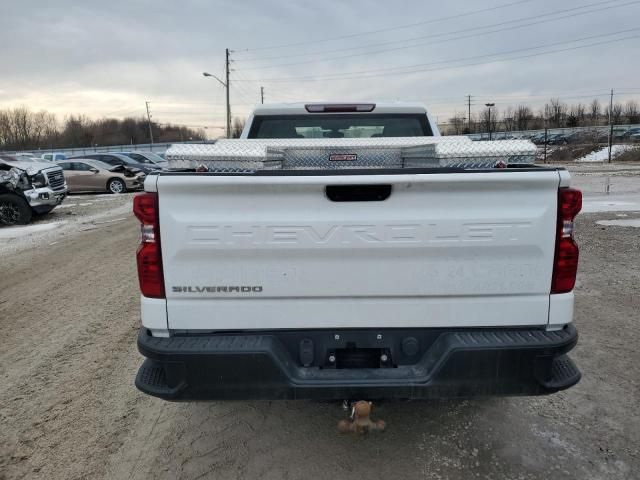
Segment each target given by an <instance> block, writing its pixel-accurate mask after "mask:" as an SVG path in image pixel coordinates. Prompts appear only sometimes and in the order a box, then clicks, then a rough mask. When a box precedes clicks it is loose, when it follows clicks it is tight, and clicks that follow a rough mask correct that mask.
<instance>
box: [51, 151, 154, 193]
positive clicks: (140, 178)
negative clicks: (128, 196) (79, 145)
mask: <svg viewBox="0 0 640 480" xmlns="http://www.w3.org/2000/svg"><path fill="white" fill-rule="evenodd" d="M58 165H60V166H61V167H62V169H63V170H64V175H65V178H66V179H67V185H68V188H69V192H71V193H78V192H110V193H124V192H126V191H127V190H137V189H140V188H142V184H143V183H144V179H145V177H146V175H145V173H144V172H142V171H141V170H139V169H137V168H130V167H127V166H125V165H115V166H114V165H109V164H108V163H104V162H101V161H99V160H89V159H74V160H73V161H72V160H65V161H63V162H58Z"/></svg>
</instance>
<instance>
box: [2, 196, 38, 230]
mask: <svg viewBox="0 0 640 480" xmlns="http://www.w3.org/2000/svg"><path fill="white" fill-rule="evenodd" d="M31 215H32V212H31V207H30V206H29V204H28V203H27V201H26V200H25V199H24V198H22V197H19V196H18V195H12V194H10V193H5V194H2V195H0V225H25V224H27V223H29V222H30V221H31Z"/></svg>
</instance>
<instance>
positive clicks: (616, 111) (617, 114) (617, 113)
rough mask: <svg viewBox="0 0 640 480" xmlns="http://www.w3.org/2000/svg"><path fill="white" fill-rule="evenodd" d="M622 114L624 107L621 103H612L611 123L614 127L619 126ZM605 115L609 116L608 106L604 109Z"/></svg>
mask: <svg viewBox="0 0 640 480" xmlns="http://www.w3.org/2000/svg"><path fill="white" fill-rule="evenodd" d="M623 112H624V107H623V106H622V104H621V103H617V102H616V103H614V104H613V106H612V107H611V121H612V122H613V124H614V125H619V124H620V120H621V119H622V114H623ZM605 115H606V116H607V117H608V116H609V106H607V108H606V109H605Z"/></svg>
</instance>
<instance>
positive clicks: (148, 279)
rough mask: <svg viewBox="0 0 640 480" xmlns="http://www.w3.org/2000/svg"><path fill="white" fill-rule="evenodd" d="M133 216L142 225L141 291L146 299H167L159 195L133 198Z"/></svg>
mask: <svg viewBox="0 0 640 480" xmlns="http://www.w3.org/2000/svg"><path fill="white" fill-rule="evenodd" d="M133 214H134V215H135V216H136V217H137V218H138V220H140V223H141V225H140V233H141V235H140V246H139V247H138V251H137V252H136V259H137V262H138V280H139V282H140V290H141V291H142V295H144V296H145V297H151V298H165V295H164V275H163V274H162V254H161V250H160V222H159V215H158V194H156V193H148V192H145V193H140V194H138V195H136V196H135V197H133Z"/></svg>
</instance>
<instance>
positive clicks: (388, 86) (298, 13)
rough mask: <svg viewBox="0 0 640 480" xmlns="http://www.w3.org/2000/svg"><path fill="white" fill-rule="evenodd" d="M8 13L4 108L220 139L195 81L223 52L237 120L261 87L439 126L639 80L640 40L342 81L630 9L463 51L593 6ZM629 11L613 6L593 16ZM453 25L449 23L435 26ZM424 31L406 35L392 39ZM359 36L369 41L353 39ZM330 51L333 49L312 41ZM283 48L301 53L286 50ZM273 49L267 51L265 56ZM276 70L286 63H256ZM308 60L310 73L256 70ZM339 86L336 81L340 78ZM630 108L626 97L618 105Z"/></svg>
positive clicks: (610, 23) (207, 92)
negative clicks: (489, 29)
mask: <svg viewBox="0 0 640 480" xmlns="http://www.w3.org/2000/svg"><path fill="white" fill-rule="evenodd" d="M12 3H13V4H12V5H11V6H2V7H0V8H1V9H2V11H1V12H0V41H1V42H2V45H3V48H2V49H0V64H2V65H3V73H2V76H1V77H0V107H6V106H14V105H19V104H24V105H28V106H30V107H31V108H33V109H41V108H44V109H47V110H51V111H53V112H56V113H57V114H59V115H65V114H67V113H82V114H86V115H89V116H92V117H97V116H102V115H112V116H126V115H131V114H136V115H139V114H142V113H143V112H144V104H145V101H149V102H151V106H152V111H153V115H154V119H155V120H156V121H159V122H177V123H183V124H196V125H212V126H215V125H219V124H220V123H223V117H224V107H223V104H224V92H223V89H222V88H221V87H220V86H219V85H218V84H217V82H215V81H214V80H212V79H211V78H204V77H202V71H205V70H206V71H211V72H212V73H216V74H219V75H220V76H221V75H222V74H223V61H224V49H225V48H226V47H230V48H232V49H233V50H234V52H233V53H232V59H233V63H232V72H231V78H232V89H231V97H232V102H233V105H232V111H233V113H234V114H235V115H238V116H244V115H246V114H247V113H248V112H249V111H250V108H251V105H252V104H253V103H257V102H258V101H259V89H260V86H264V87H265V96H266V99H267V101H293V100H301V101H303V100H323V99H333V100H345V99H350V100H351V99H353V100H365V99H374V100H396V99H397V100H419V101H424V102H425V103H427V105H430V106H431V109H432V110H433V111H434V113H436V114H437V115H438V116H439V117H441V118H447V116H450V115H451V114H453V113H454V112H455V111H465V95H467V94H472V95H475V96H476V97H477V101H478V103H482V102H483V101H484V100H487V101H489V100H494V101H496V103H497V104H498V105H499V106H500V105H505V106H506V104H507V103H510V102H512V101H513V103H517V102H519V101H526V102H529V103H530V104H531V105H533V106H538V105H540V104H542V103H543V102H544V100H545V98H544V96H543V95H542V94H546V93H557V95H554V96H559V97H561V98H562V97H567V98H570V97H572V96H574V97H575V96H577V95H578V94H577V93H576V92H578V91H579V92H586V91H590V92H593V93H594V95H605V94H606V90H607V89H608V88H612V87H614V88H617V87H627V88H637V92H638V93H640V84H638V82H637V81H636V80H635V79H637V78H639V77H640V64H638V62H634V61H630V60H631V59H633V58H635V57H636V56H637V50H638V39H633V40H627V41H625V42H620V43H613V44H609V45H602V46H595V47H591V48H586V49H582V50H574V51H571V52H563V53H555V54H548V55H541V56H538V57H531V58H527V59H520V60H514V61H511V62H495V63H483V64H480V65H475V66H463V67H455V68H451V65H449V64H447V63H441V64H436V65H433V67H431V69H430V70H429V69H427V68H425V69H427V71H423V72H418V73H412V74H402V75H394V76H378V77H371V78H361V79H350V77H351V76H352V75H350V74H349V72H357V71H372V70H379V69H385V68H386V69H400V70H401V69H402V68H403V67H404V66H407V65H414V64H422V63H432V62H446V61H447V60H451V59H455V58H471V57H474V58H477V59H478V62H480V61H489V60H491V59H492V58H491V57H482V56H484V55H488V54H491V53H495V52H503V51H510V50H517V49H523V48H528V47H531V46H534V45H540V44H545V43H554V42H563V41H568V40H572V39H575V38H579V37H586V36H589V35H596V34H599V33H608V32H614V31H617V30H624V29H629V28H634V27H636V25H635V19H636V18H637V17H638V14H640V7H639V6H638V5H627V6H622V7H619V8H609V9H607V10H601V11H598V12H595V13H591V14H586V15H577V14H576V15H572V16H571V17H569V18H566V19H560V20H556V21H550V22H546V23H540V24H537V25H531V26H527V27H522V28H518V29H513V30H509V31H504V32H496V33H490V34H483V35H478V36H475V37H473V38H459V37H461V36H464V35H463V34H462V33H455V32H461V31H468V32H479V31H482V30H478V29H479V27H482V26H485V25H493V24H497V23H501V22H509V21H511V20H514V19H518V18H527V17H528V18H531V19H534V18H537V17H539V16H540V15H544V14H546V13H548V12H553V11H557V10H560V9H570V8H573V7H579V6H581V5H585V4H588V3H593V4H595V3H596V2H595V0H591V1H589V0H582V1H573V0H572V1H571V2H562V3H561V4H559V3H558V2H556V1H552V0H539V1H534V0H531V1H528V2H520V3H518V4H516V5H512V6H507V7H500V8H496V9H494V10H491V11H486V12H484V13H476V14H473V15H466V16H465V12H469V11H473V10H481V9H488V8H491V7H494V6H499V5H501V4H505V3H508V2H507V0H492V1H491V2H490V3H489V4H487V3H485V2H483V3H480V4H479V3H478V2H474V1H471V0H465V1H460V2H441V1H435V0H431V1H422V2H418V1H408V0H396V1H394V2H374V1H372V0H353V1H350V2H339V1H337V0H336V1H326V2H313V3H311V2H291V1H289V0H287V1H285V0H270V1H257V0H251V1H249V0H245V1H243V2H230V1H206V0H183V1H181V2H164V3H162V4H159V3H161V2H155V1H147V0H134V1H125V0H114V1H111V2H104V1H97V0H85V1H83V2H77V1H75V0H73V1H72V0H58V1H56V2H51V1H44V0H34V1H29V2H12ZM625 3H628V2H625V0H619V1H617V2H609V3H608V4H607V5H604V4H603V5H601V6H598V5H596V6H595V7H591V8H592V9H594V8H601V7H602V8H604V7H605V6H606V7H607V8H608V7H613V6H615V5H623V4H625ZM576 12H580V11H579V10H576ZM461 15H462V16H461ZM454 16H458V17H457V18H450V19H449V20H439V19H442V18H443V17H454ZM543 18H544V17H543ZM549 18H551V17H549ZM532 21H533V20H532ZM419 22H421V23H420V24H417V25H415V26H413V27H410V28H393V27H396V26H400V25H406V24H411V23H419ZM505 25H509V24H505ZM474 29H475V30H474ZM366 31H375V32H374V33H371V34H367V35H359V33H361V32H366ZM451 32H454V33H451ZM429 36H431V37H429ZM332 37H341V38H337V39H334V40H329V41H319V40H323V39H327V38H332ZM415 37H427V38H426V39H425V40H424V41H423V42H422V43H423V44H421V45H417V46H414V47H412V48H399V49H397V50H394V51H389V52H382V53H372V52H375V51H377V50H380V49H383V48H387V47H385V46H371V47H367V45H371V44H382V43H388V42H396V43H389V46H394V45H395V46H398V47H400V46H406V45H409V44H412V42H411V41H408V42H400V41H401V40H405V39H410V38H415ZM429 38H431V40H429ZM413 43H419V42H417V41H413ZM289 44H299V45H293V46H283V45H289ZM270 46H273V47H275V48H265V47H270ZM341 51H343V52H344V54H348V53H354V54H357V55H354V56H351V57H348V58H343V59H334V60H331V61H326V62H321V61H318V60H321V59H323V58H327V57H335V56H340V55H341V53H340V52H341ZM277 56H279V57H282V58H272V59H269V60H263V61H259V60H257V59H258V58H265V57H277ZM251 58H253V59H254V60H251ZM483 58H484V60H482V59H483ZM309 60H311V61H312V63H304V64H300V65H290V66H279V67H274V68H269V69H263V70H261V69H252V67H257V66H261V65H262V66H269V65H276V64H282V63H294V62H296V61H309ZM494 60H495V58H494ZM460 63H462V64H464V62H460ZM467 63H472V62H467ZM341 74H342V75H343V76H344V77H345V79H340V78H339V76H340V75H341ZM327 75H336V76H337V77H338V78H337V79H335V80H323V81H318V82H280V81H274V80H269V79H273V78H282V77H299V76H327ZM527 95H534V96H531V97H529V98H526V96H527ZM536 95H540V96H536ZM630 95H632V92H631V93H630V94H629V95H627V96H625V97H622V96H621V97H620V98H621V99H623V98H628V97H629V96H630Z"/></svg>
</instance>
